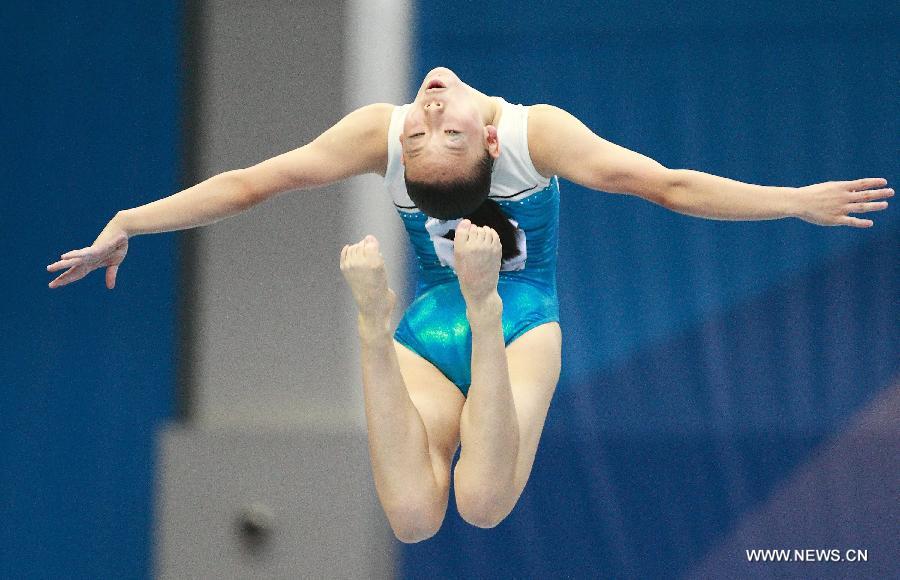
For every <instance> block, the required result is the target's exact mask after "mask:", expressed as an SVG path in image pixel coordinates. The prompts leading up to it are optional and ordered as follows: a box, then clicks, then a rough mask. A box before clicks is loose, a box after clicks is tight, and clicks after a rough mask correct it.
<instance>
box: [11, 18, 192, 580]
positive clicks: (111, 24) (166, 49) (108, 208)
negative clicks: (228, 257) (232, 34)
mask: <svg viewBox="0 0 900 580" xmlns="http://www.w3.org/2000/svg"><path fill="white" fill-rule="evenodd" d="M25 6H27V3H14V4H10V5H9V6H6V7H5V10H4V17H3V18H2V19H0V20H2V24H0V27H2V28H0V38H2V39H3V41H2V43H3V47H4V50H3V51H0V58H2V71H3V82H4V86H3V97H2V98H3V100H4V115H3V126H4V128H3V131H2V137H0V139H2V141H3V160H2V162H0V163H2V168H3V176H4V183H5V188H4V192H3V196H2V200H3V201H2V206H0V207H2V209H0V231H2V236H3V252H4V258H3V271H4V274H5V277H6V284H5V291H4V292H3V297H4V298H3V301H2V304H3V306H2V329H3V330H2V338H0V341H2V351H3V355H2V358H0V370H2V372H0V520H2V521H0V577H2V578H135V577H144V576H148V575H149V573H150V561H151V560H150V554H151V544H150V542H151V537H152V535H151V530H152V503H151V502H152V491H153V490H152V486H153V469H154V457H153V455H154V448H153V435H154V431H155V428H156V426H157V425H158V424H159V423H160V422H161V421H162V420H163V419H164V418H166V417H169V416H170V414H171V412H172V408H173V393H174V388H173V385H174V379H175V377H174V356H175V349H174V344H175V339H176V336H175V316H176V314H175V312H176V310H175V238H174V236H172V235H161V236H148V237H139V238H136V239H133V240H132V242H131V247H130V249H129V253H128V257H127V258H126V262H125V266H124V267H123V268H122V269H121V270H120V272H119V279H118V282H117V286H116V289H115V290H114V291H112V292H110V291H108V290H106V288H105V286H104V282H103V274H102V273H97V272H95V273H93V274H92V275H91V276H90V277H88V278H86V279H85V280H82V281H81V282H79V283H76V284H74V285H71V286H66V287H63V288H61V289H56V290H49V289H48V288H47V283H48V282H49V281H50V280H52V279H53V278H54V277H55V275H50V274H48V273H47V272H46V270H45V266H46V265H47V264H50V263H52V262H54V261H56V259H57V257H58V256H59V255H60V254H62V253H64V252H66V251H69V250H71V249H76V248H81V247H84V246H87V245H90V244H91V242H92V241H93V240H94V238H95V237H96V236H97V234H98V233H99V232H100V230H101V229H102V228H103V226H104V225H105V224H106V222H107V221H108V220H109V219H110V218H111V217H112V216H113V215H114V214H115V212H116V211H118V210H120V209H124V208H128V207H134V206H136V205H140V204H142V203H146V202H148V201H151V200H153V199H157V198H159V197H163V196H164V195H168V194H169V193H171V192H172V191H175V190H176V189H177V188H178V166H179V160H180V158H181V152H180V151H179V140H180V137H179V111H180V108H179V107H180V102H179V101H180V95H179V87H180V80H179V76H178V75H179V70H180V65H179V52H178V51H179V45H180V33H181V30H180V3H178V2H175V1H168V0H167V1H163V2H150V3H113V2H109V3H106V2H99V3H98V2H65V3H64V2H56V3H53V7H52V9H48V8H47V7H42V8H27V7H25Z"/></svg>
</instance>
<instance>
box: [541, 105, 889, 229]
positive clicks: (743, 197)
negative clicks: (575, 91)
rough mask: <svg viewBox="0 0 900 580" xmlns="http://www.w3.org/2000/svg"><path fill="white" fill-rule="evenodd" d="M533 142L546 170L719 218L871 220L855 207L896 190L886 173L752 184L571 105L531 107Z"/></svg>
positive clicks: (868, 208)
mask: <svg viewBox="0 0 900 580" xmlns="http://www.w3.org/2000/svg"><path fill="white" fill-rule="evenodd" d="M528 142H529V149H530V150H531V156H532V160H533V161H534V164H535V168H536V169H537V170H538V171H539V172H540V173H541V174H543V175H545V176H549V175H553V174H556V175H559V176H561V177H564V178H566V179H568V180H570V181H573V182H575V183H578V184H579V185H583V186H585V187H589V188H591V189H596V190H600V191H607V192H610V193H627V194H632V195H637V196H639V197H642V198H644V199H647V200H649V201H652V202H654V203H657V204H659V205H662V206H664V207H666V208H668V209H671V210H672V211H676V212H679V213H683V214H686V215H691V216H695V217H702V218H707V219H718V220H768V219H778V218H784V217H796V218H800V219H802V220H804V221H808V222H810V223H814V224H818V225H823V226H825V225H827V226H839V225H847V226H854V227H871V226H872V225H873V222H872V221H871V220H866V219H860V218H856V217H852V216H849V215H848V214H850V213H864V212H872V211H879V210H883V209H886V208H887V205H888V204H887V202H886V201H879V200H883V199H885V198H888V197H891V196H892V195H894V191H893V189H889V188H886V187H885V186H886V185H887V180H886V179H882V178H866V179H856V180H853V181H831V182H826V183H817V184H814V185H808V186H806V187H772V186H762V185H752V184H749V183H743V182H740V181H735V180H733V179H727V178H725V177H719V176H716V175H711V174H709V173H703V172H701V171H693V170H690V169H668V168H666V167H664V166H663V165H661V164H660V163H658V162H656V161H654V160H653V159H650V158H649V157H646V156H644V155H641V154H639V153H635V152H634V151H630V150H628V149H626V148H624V147H620V146H619V145H616V144H614V143H610V142H609V141H606V140H604V139H602V138H600V137H598V136H597V135H595V134H594V133H593V132H592V131H591V130H590V129H588V128H587V127H586V126H585V125H584V124H583V123H582V122H581V121H579V120H578V119H576V118H575V117H574V116H572V115H571V114H569V113H567V112H566V111H564V110H562V109H559V108H557V107H553V106H550V105H535V106H533V107H531V110H530V113H529V117H528Z"/></svg>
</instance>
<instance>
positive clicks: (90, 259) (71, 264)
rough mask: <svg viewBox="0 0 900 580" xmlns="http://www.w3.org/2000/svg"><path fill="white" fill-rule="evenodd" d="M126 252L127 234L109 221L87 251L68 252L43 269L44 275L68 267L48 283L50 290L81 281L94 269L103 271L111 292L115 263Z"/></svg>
mask: <svg viewBox="0 0 900 580" xmlns="http://www.w3.org/2000/svg"><path fill="white" fill-rule="evenodd" d="M126 253H128V234H127V233H126V232H125V230H124V229H122V228H121V227H120V226H119V225H117V224H116V223H114V222H113V221H111V222H109V224H107V226H106V227H105V228H104V229H103V231H102V232H100V235H99V236H97V239H96V240H94V243H93V244H92V245H91V246H90V247H88V248H82V249H80V250H72V251H71V252H66V253H65V254H63V255H62V256H60V260H59V261H58V262H54V263H53V264H50V265H49V266H47V271H48V272H57V271H59V270H63V269H66V268H68V269H67V270H66V271H65V272H63V273H62V274H60V275H59V276H57V277H56V279H55V280H53V281H52V282H50V284H49V287H50V288H58V287H60V286H65V285H66V284H70V283H72V282H75V281H77V280H81V279H82V278H84V277H85V276H87V275H88V274H90V273H91V272H93V271H94V270H96V269H97V268H103V267H105V268H106V287H107V288H109V289H110V290H112V289H113V288H115V286H116V273H117V272H118V271H119V264H121V263H122V260H124V259H125V254H126Z"/></svg>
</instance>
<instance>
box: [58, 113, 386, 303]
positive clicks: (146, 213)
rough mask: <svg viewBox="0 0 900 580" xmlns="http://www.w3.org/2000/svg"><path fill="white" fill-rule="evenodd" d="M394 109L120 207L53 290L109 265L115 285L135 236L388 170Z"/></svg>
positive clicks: (66, 259) (354, 116)
mask: <svg viewBox="0 0 900 580" xmlns="http://www.w3.org/2000/svg"><path fill="white" fill-rule="evenodd" d="M392 111H393V105H390V104H385V103H378V104H374V105H368V106H365V107H362V108H360V109H357V110H356V111H353V112H352V113H350V114H349V115H347V116H346V117H344V118H343V119H341V120H340V121H339V122H338V123H337V124H336V125H334V126H333V127H331V128H330V129H328V130H327V131H325V132H324V133H322V134H321V135H319V137H317V138H316V139H315V140H313V141H312V142H310V143H308V144H307V145H304V146H303V147H300V148H298V149H294V150H293V151H289V152H287V153H283V154H281V155H278V156H276V157H273V158H271V159H267V160H265V161H263V162H261V163H258V164H257V165H254V166H252V167H248V168H245V169H236V170H232V171H226V172H224V173H220V174H218V175H215V176H213V177H210V178H209V179H207V180H206V181H203V182H201V183H198V184H197V185H195V186H193V187H189V188H188V189H185V190H183V191H179V192H178V193H175V194H173V195H170V196H169V197H166V198H163V199H159V200H157V201H154V202H151V203H148V204H146V205H142V206H140V207H135V208H131V209H126V210H122V211H120V212H118V213H117V214H116V215H115V217H113V219H112V220H110V222H109V223H108V224H107V225H106V227H105V228H104V229H103V231H102V232H100V235H99V236H98V237H97V239H96V240H95V241H94V243H93V244H91V246H90V247H87V248H82V249H80V250H73V251H71V252H67V253H65V254H63V255H62V256H60V260H59V261H57V262H55V263H53V264H50V265H49V266H47V271H48V272H56V271H59V270H63V269H65V270H66V271H65V272H63V273H62V274H60V275H59V276H58V277H57V278H56V279H54V280H53V281H52V282H50V284H49V287H50V288H58V287H60V286H65V285H66V284H70V283H72V282H75V281H77V280H80V279H81V278H84V277H85V276H86V275H87V274H89V273H90V272H92V271H93V270H96V269H97V268H103V267H105V268H107V270H106V287H107V288H109V289H112V288H114V287H115V280H116V273H117V271H118V268H119V264H121V263H122V261H123V260H124V259H125V254H126V253H127V251H128V239H129V238H131V237H132V236H136V235H140V234H151V233H159V232H171V231H175V230H184V229H188V228H193V227H198V226H203V225H207V224H211V223H215V222H217V221H219V220H222V219H225V218H228V217H231V216H233V215H236V214H238V213H241V212H244V211H246V210H248V209H250V208H251V207H253V206H255V205H257V204H260V203H262V202H264V201H266V200H269V199H271V198H273V197H275V196H276V195H278V194H280V193H283V192H286V191H290V190H295V189H309V188H313V187H321V186H324V185H328V184H329V183H334V182H336V181H340V180H342V179H345V178H348V177H352V176H354V175H360V174H363V173H383V172H384V170H385V167H386V164H387V131H388V126H389V124H390V118H391V112H392Z"/></svg>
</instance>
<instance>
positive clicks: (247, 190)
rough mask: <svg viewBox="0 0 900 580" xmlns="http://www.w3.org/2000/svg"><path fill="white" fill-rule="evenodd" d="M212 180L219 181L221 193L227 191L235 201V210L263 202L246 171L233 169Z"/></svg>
mask: <svg viewBox="0 0 900 580" xmlns="http://www.w3.org/2000/svg"><path fill="white" fill-rule="evenodd" d="M213 179H215V180H217V181H219V182H220V183H219V185H220V187H221V188H222V190H223V191H228V192H230V193H231V194H232V196H233V197H234V199H235V200H236V202H235V203H236V205H237V208H236V209H239V210H241V211H243V210H246V209H249V208H251V207H253V206H254V205H256V204H258V203H260V202H262V201H265V200H264V199H263V198H262V196H261V195H260V194H259V192H258V191H257V188H255V187H254V186H253V180H252V179H251V177H250V176H249V175H248V174H247V170H246V169H233V170H231V171H225V172H223V173H220V174H218V175H216V176H215V177H214V178H213Z"/></svg>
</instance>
